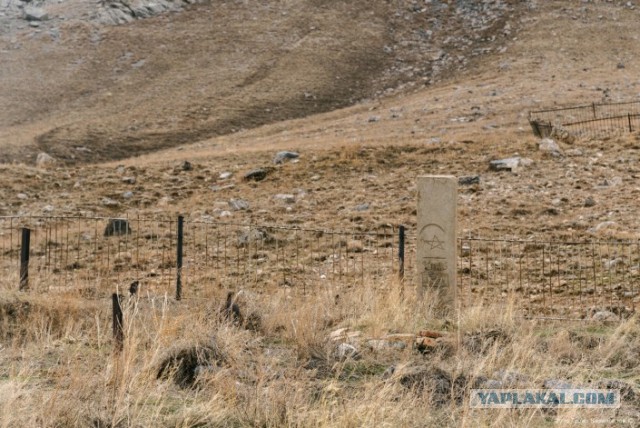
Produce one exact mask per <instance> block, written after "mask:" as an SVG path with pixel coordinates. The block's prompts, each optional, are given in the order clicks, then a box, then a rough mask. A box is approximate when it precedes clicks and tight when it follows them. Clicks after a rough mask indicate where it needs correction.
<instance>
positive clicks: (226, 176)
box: [218, 171, 233, 180]
mask: <svg viewBox="0 0 640 428" xmlns="http://www.w3.org/2000/svg"><path fill="white" fill-rule="evenodd" d="M232 176H233V173H232V172H229V171H225V172H221V173H220V175H219V176H218V178H219V179H220V180H228V179H230V178H231V177H232Z"/></svg>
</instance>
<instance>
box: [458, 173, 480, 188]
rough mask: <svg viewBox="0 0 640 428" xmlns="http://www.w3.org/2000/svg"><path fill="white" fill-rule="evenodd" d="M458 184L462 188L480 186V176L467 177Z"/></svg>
mask: <svg viewBox="0 0 640 428" xmlns="http://www.w3.org/2000/svg"><path fill="white" fill-rule="evenodd" d="M458 184H459V185H460V186H471V185H473V184H480V176H479V175H467V176H465V177H459V178H458Z"/></svg>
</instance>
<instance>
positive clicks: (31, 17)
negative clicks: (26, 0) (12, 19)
mask: <svg viewBox="0 0 640 428" xmlns="http://www.w3.org/2000/svg"><path fill="white" fill-rule="evenodd" d="M24 19H26V20H27V21H46V20H47V19H49V14H48V13H47V12H46V11H45V10H44V9H41V8H39V7H32V6H29V7H25V8H24Z"/></svg>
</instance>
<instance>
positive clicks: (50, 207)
mask: <svg viewBox="0 0 640 428" xmlns="http://www.w3.org/2000/svg"><path fill="white" fill-rule="evenodd" d="M53 210H54V208H53V205H45V206H44V207H42V211H43V212H45V213H50V212H53Z"/></svg>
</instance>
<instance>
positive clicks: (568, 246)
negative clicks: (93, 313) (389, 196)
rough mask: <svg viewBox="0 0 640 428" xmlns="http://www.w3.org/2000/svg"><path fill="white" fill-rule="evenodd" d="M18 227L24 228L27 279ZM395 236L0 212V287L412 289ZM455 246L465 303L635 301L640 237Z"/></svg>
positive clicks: (562, 314)
mask: <svg viewBox="0 0 640 428" xmlns="http://www.w3.org/2000/svg"><path fill="white" fill-rule="evenodd" d="M180 223H182V225H181V224H180ZM25 228H28V229H29V230H30V232H31V236H30V242H29V253H28V256H29V257H28V276H27V278H24V277H23V276H24V266H23V265H24V262H25V261H24V256H25V255H24V251H23V248H24V245H23V244H24V241H23V240H24V234H23V233H22V231H23V230H25ZM180 231H181V232H182V233H181V234H180V233H179V232H180ZM399 232H400V228H399V227H394V226H381V227H380V228H379V229H378V230H374V231H370V230H369V231H363V230H352V231H330V230H320V229H303V228H296V227H283V226H264V225H242V224H232V223H211V222H199V221H181V220H180V219H162V218H160V219H149V218H139V217H137V218H124V219H108V218H85V217H0V250H1V251H2V252H1V257H0V269H1V273H2V275H1V277H0V286H1V287H2V288H4V289H18V288H23V289H29V290H31V291H34V292H47V293H55V292H73V293H76V292H79V293H80V294H81V295H83V296H85V297H87V298H104V297H107V296H109V295H110V294H111V293H113V292H114V291H116V292H120V291H126V290H127V289H128V288H129V286H130V284H131V283H133V282H134V281H138V284H139V292H140V293H142V294H148V295H152V296H175V297H178V298H185V299H197V298H208V297H210V296H211V295H214V294H216V293H217V292H219V290H220V289H235V290H238V289H244V288H250V289H256V290H263V291H265V292H269V290H276V289H277V290H282V289H285V290H287V291H288V292H289V293H293V294H296V295H299V296H305V295H313V294H315V293H325V292H326V293H329V292H339V291H340V290H345V289H349V288H354V287H369V288H371V289H372V290H374V291H375V290H382V289H385V288H386V289H389V288H390V287H391V286H401V287H404V288H406V289H407V290H410V289H413V288H415V285H416V280H415V275H416V272H415V264H414V262H415V258H416V247H415V245H416V237H415V235H414V234H412V233H411V232H408V233H407V234H406V239H405V238H404V230H403V232H402V234H399ZM401 236H402V237H401ZM179 237H181V239H179ZM179 243H181V246H180V245H179ZM458 245H459V247H458V252H457V253H458V256H457V268H458V280H457V286H458V291H459V292H458V295H459V300H460V304H461V306H462V308H465V307H469V306H472V305H482V304H484V303H491V304H493V303H495V302H497V301H498V302H500V301H504V302H506V301H510V302H512V303H514V307H515V308H516V309H517V310H518V311H519V313H520V314H521V315H522V316H524V317H558V318H567V319H568V318H572V319H573V318H575V319H591V318H593V317H594V315H596V314H599V313H600V314H602V313H607V314H614V315H616V316H618V317H620V318H622V317H625V316H628V315H630V314H632V313H634V312H635V309H636V305H637V304H638V302H639V301H640V300H639V297H638V295H639V292H640V241H639V242H541V241H518V240H495V239H494V240H490V239H477V238H461V239H458ZM401 273H403V281H398V278H399V276H400V275H401ZM25 280H26V281H25ZM25 282H26V283H25ZM179 287H181V289H180V288H179ZM406 293H407V294H408V293H409V291H406Z"/></svg>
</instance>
